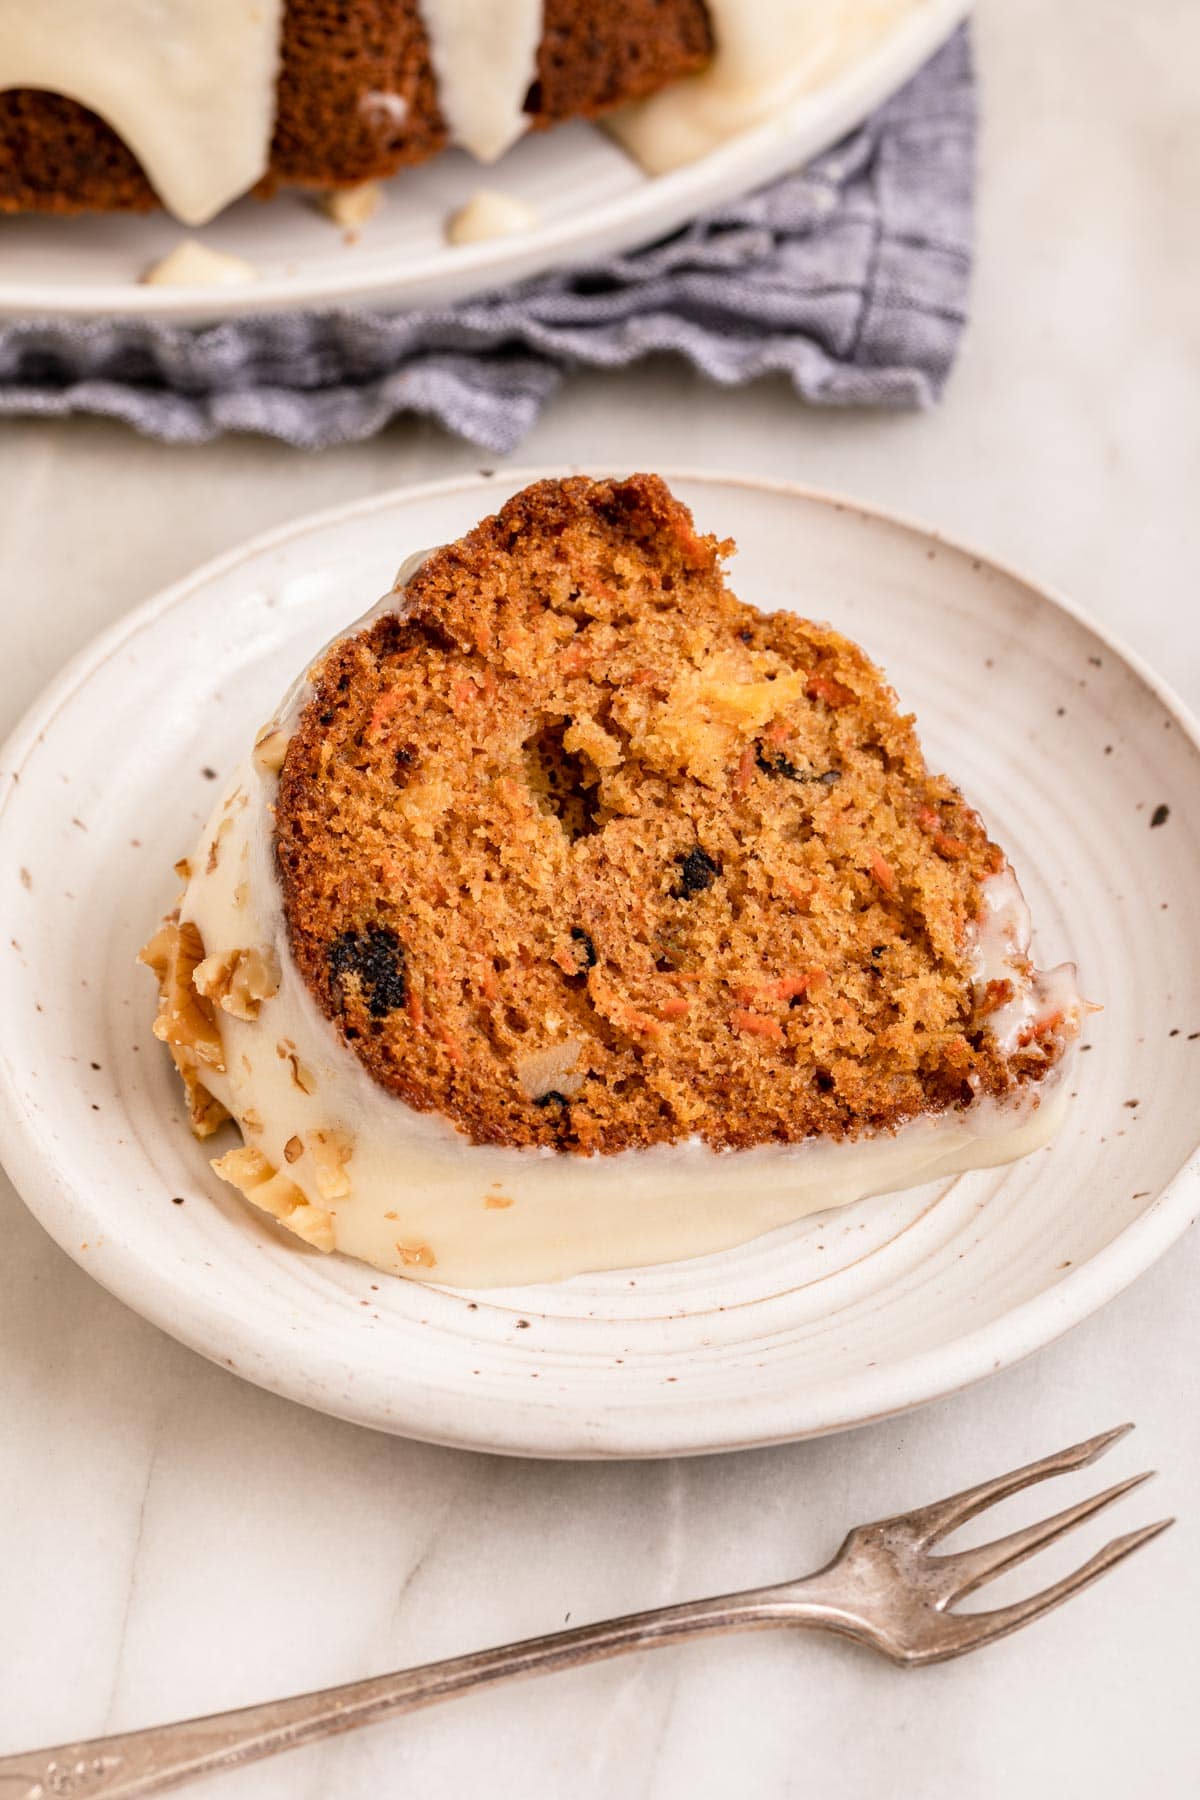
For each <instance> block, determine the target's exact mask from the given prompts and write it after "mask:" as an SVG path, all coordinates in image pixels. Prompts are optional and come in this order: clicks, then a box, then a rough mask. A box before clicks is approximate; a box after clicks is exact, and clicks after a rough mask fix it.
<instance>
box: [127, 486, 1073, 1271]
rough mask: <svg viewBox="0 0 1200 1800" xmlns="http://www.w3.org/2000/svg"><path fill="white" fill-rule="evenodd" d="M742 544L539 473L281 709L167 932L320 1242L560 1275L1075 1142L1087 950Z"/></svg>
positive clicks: (641, 492) (206, 1103) (201, 1073)
mask: <svg viewBox="0 0 1200 1800" xmlns="http://www.w3.org/2000/svg"><path fill="white" fill-rule="evenodd" d="M732 548H733V546H732V545H731V544H729V543H728V542H725V543H722V542H720V541H718V540H717V539H716V538H713V537H709V536H702V535H700V534H698V533H697V531H696V529H695V527H694V524H693V521H692V519H691V516H690V514H689V513H688V512H687V510H686V508H685V507H683V506H682V505H680V503H679V502H678V501H676V500H675V499H674V498H673V497H672V496H671V494H670V493H669V491H668V490H667V488H666V487H665V485H664V484H663V482H662V481H661V480H659V479H658V478H657V477H655V476H648V475H640V476H634V477H632V478H630V479H628V480H625V481H600V482H593V481H589V480H585V479H582V478H576V479H571V480H565V481H545V482H539V483H537V484H535V485H534V486H533V487H530V488H528V489H526V490H525V491H524V492H523V493H520V494H518V495H516V496H515V497H514V498H513V499H512V500H510V501H509V502H508V503H507V504H506V505H505V506H504V507H503V508H502V509H501V511H500V512H499V513H498V514H497V515H496V516H495V517H494V518H491V519H487V520H485V521H484V522H483V523H482V524H481V525H480V526H478V527H477V528H476V529H475V530H474V531H472V532H471V533H470V534H469V535H468V536H467V537H466V538H464V539H463V540H462V541H461V542H459V543H457V544H453V545H450V546H448V547H446V548H444V549H441V550H437V551H435V552H433V553H432V554H430V555H429V556H427V557H425V558H424V559H423V560H421V561H420V562H419V566H417V567H416V569H415V571H414V572H412V573H411V574H410V576H409V578H408V580H407V581H406V582H404V584H403V585H402V586H398V588H397V590H396V591H395V592H394V593H393V594H391V595H389V596H388V598H387V599H386V600H385V601H384V602H383V603H382V606H381V607H379V608H377V609H376V610H375V612H374V614H372V615H370V616H369V617H368V618H367V620H366V621H364V622H362V623H361V624H360V625H359V626H358V627H356V628H353V629H352V631H351V633H350V635H348V636H346V637H344V638H341V639H339V640H338V641H337V642H335V643H334V644H333V645H332V646H331V647H330V648H329V649H328V650H326V651H325V652H324V653H323V654H322V656H321V657H320V658H319V659H318V661H317V663H316V664H315V666H314V667H313V668H312V669H311V670H310V671H309V674H308V677H307V679H306V680H305V682H304V683H303V684H302V685H301V688H300V689H299V690H298V691H297V692H295V693H294V694H293V696H292V697H291V698H290V700H289V701H288V702H287V703H285V707H284V710H283V712H282V713H281V714H280V716H279V717H278V718H277V719H276V720H273V721H272V722H271V723H270V724H269V725H268V726H266V727H264V728H263V731H262V732H261V733H260V734H259V739H258V742H257V744H256V747H255V750H254V753H253V756H252V758H251V760H250V764H249V765H248V767H247V768H246V769H245V770H243V771H242V772H241V773H240V774H239V776H238V778H237V780H236V781H235V783H234V785H233V787H232V788H231V790H230V792H229V793H228V794H227V796H226V797H225V798H224V800H223V801H222V803H221V805H220V807H219V808H218V810H217V813H216V815H215V816H214V819H213V820H212V822H211V823H210V825H209V827H208V829H207V830H206V833H205V836H204V840H203V842H202V844H201V847H200V849H199V851H198V852H197V854H196V857H195V858H194V859H193V861H192V863H191V864H190V865H189V866H188V868H187V871H186V874H187V887H186V891H185V894H184V898H183V901H182V903H181V907H180V912H179V914H178V916H177V918H175V919H173V920H171V921H168V923H167V925H166V926H165V927H164V929H163V931H162V932H160V934H159V937H158V938H157V939H156V940H155V942H154V944H153V945H152V946H151V947H150V949H149V950H148V952H147V953H146V954H147V957H148V959H149V960H151V961H152V962H153V963H154V965H155V967H156V968H157V969H158V972H159V975H160V983H161V986H162V989H163V993H164V999H163V1002H162V1005H161V1008H160V1017H159V1024H158V1030H159V1034H160V1035H161V1036H164V1037H166V1039H167V1041H168V1043H170V1044H171V1045H172V1047H173V1049H174V1051H175V1054H176V1059H177V1061H179V1062H180V1064H181V1068H182V1072H183V1074H184V1077H185V1081H186V1082H187V1083H188V1091H189V1095H190V1097H191V1103H192V1113H193V1120H194V1122H195V1124H196V1128H197V1129H198V1130H200V1131H206V1130H209V1129H212V1128H213V1127H214V1125H215V1123H216V1122H217V1121H218V1120H219V1118H220V1117H221V1116H222V1109H223V1110H224V1111H227V1112H229V1113H231V1114H232V1115H233V1116H234V1118H235V1119H236V1121H237V1122H238V1124H239V1125H240V1127H241V1130H242V1134H243V1137H244V1139H245V1143H244V1146H243V1147H242V1148H239V1149H235V1150H232V1151H230V1152H228V1153H227V1154H226V1155H225V1156H223V1157H222V1158H221V1159H220V1160H219V1162H218V1163H217V1164H216V1165H215V1166H216V1167H217V1168H218V1169H219V1170H220V1172H221V1173H222V1174H224V1175H226V1176H227V1177H228V1178H229V1179H230V1180H231V1181H233V1182H234V1184H235V1185H236V1186H238V1187H240V1188H241V1189H242V1191H243V1192H244V1193H246V1194H247V1196H248V1197H249V1198H250V1199H252V1200H254V1201H255V1202H256V1203H257V1204H259V1205H261V1206H265V1207H266V1208H267V1210H268V1211H271V1212H273V1213H275V1215H276V1216H277V1217H280V1218H282V1219H283V1221H284V1222H285V1223H287V1224H290V1225H291V1226H293V1228H294V1229H297V1230H298V1231H300V1233H301V1235H303V1236H306V1237H308V1238H309V1239H310V1241H312V1242H315V1243H319V1244H322V1245H323V1246H324V1247H337V1248H339V1249H344V1250H348V1251H349V1252H350V1253H351V1254H355V1255H359V1256H364V1257H366V1258H367V1259H368V1260H370V1261H372V1262H375V1263H378V1264H379V1265H380V1266H383V1267H387V1268H393V1269H396V1270H397V1271H398V1272H401V1273H404V1272H409V1273H417V1274H421V1273H424V1272H427V1271H432V1272H433V1278H434V1279H443V1280H449V1281H455V1282H468V1283H473V1282H485V1281H496V1280H518V1279H535V1278H543V1277H547V1276H551V1275H557V1274H565V1273H571V1272H574V1271H576V1270H579V1269H581V1268H589V1267H603V1266H620V1265H624V1264H631V1263H636V1262H646V1261H654V1260H662V1259H664V1258H672V1257H676V1256H681V1255H686V1254H691V1253H695V1252H697V1251H700V1250H708V1249H713V1248H717V1247H719V1246H721V1245H725V1244H729V1243H732V1242H736V1241H739V1240H741V1239H745V1238H747V1237H750V1236H753V1235H755V1234H756V1233H757V1232H759V1231H761V1230H764V1229H766V1228H768V1227H769V1226H772V1225H776V1224H779V1223H782V1222H784V1221H786V1220H789V1219H792V1218H795V1217H797V1216H799V1215H800V1214H802V1213H804V1212H809V1211H813V1210H816V1209H817V1208H819V1207H822V1206H826V1205H830V1204H835V1203H838V1202H840V1201H844V1200H847V1199H853V1198H857V1197H858V1196H860V1195H861V1194H863V1193H865V1192H871V1191H879V1190H881V1189H885V1188H889V1187H896V1186H904V1185H908V1184H910V1183H912V1182H914V1181H920V1180H923V1179H925V1178H926V1177H927V1176H928V1175H930V1174H931V1173H934V1172H937V1171H941V1170H944V1169H948V1168H961V1167H964V1166H966V1165H967V1164H969V1163H972V1162H983V1161H988V1162H990V1161H998V1160H1004V1159H1006V1158H1008V1157H1010V1156H1016V1155H1020V1154H1022V1153H1023V1152H1024V1151H1025V1150H1026V1149H1028V1148H1031V1147H1032V1146H1033V1145H1034V1144H1035V1143H1040V1142H1043V1141H1044V1140H1045V1138H1046V1136H1048V1134H1049V1131H1050V1129H1052V1126H1053V1123H1054V1115H1055V1111H1056V1108H1055V1107H1054V1106H1052V1105H1051V1104H1050V1103H1049V1102H1048V1100H1046V1098H1045V1096H1046V1095H1047V1093H1048V1092H1049V1090H1051V1089H1054V1090H1055V1091H1056V1092H1057V1090H1058V1088H1059V1086H1060V1084H1059V1083H1058V1082H1057V1080H1056V1079H1055V1077H1056V1073H1057V1071H1058V1068H1059V1065H1060V1063H1061V1060H1062V1058H1063V1054H1064V1051H1065V1049H1066V1047H1067V1045H1068V1043H1069V1042H1070V1040H1071V1038H1072V1037H1073V1036H1074V1034H1075V1032H1076V1030H1077V1025H1078V1015H1079V1002H1078V998H1077V996H1076V993H1075V988H1074V983H1073V980H1072V973H1071V971H1070V970H1069V969H1063V970H1058V971H1055V972H1054V973H1053V974H1051V975H1049V976H1046V975H1040V974H1038V973H1037V972H1036V971H1035V970H1034V969H1033V967H1032V965H1031V963H1030V961H1029V958H1028V937H1029V923H1028V916H1027V914H1026V912H1025V909H1024V905H1023V902H1022V901H1021V897H1020V891H1019V889H1018V887H1017V885H1016V881H1015V878H1014V876H1013V874H1012V872H1011V870H1010V869H1009V867H1008V865H1007V863H1006V860H1005V857H1004V854H1003V852H1002V851H1001V850H1000V849H999V848H998V847H997V846H996V845H995V844H994V843H992V842H991V841H990V840H989V838H988V836H987V833H986V831H985V829H984V827H983V824H982V822H981V821H980V819H979V817H978V815H977V814H976V813H975V812H973V811H972V810H971V808H970V807H969V806H968V805H967V804H966V803H965V802H964V801H963V799H962V797H961V795H960V794H959V793H958V791H957V789H956V788H955V787H954V786H953V785H952V784H951V782H950V781H948V780H947V779H946V778H945V777H944V776H940V775H933V774H931V773H930V772H929V770H928V769H927V768H926V766H925V763H924V760H923V758H922V755H921V751H920V747H919V745H918V743H917V739H916V735H915V731H914V728H913V722H912V720H911V718H908V717H906V716H904V715H903V714H902V713H901V712H900V711H899V708H898V705H897V702H896V697H895V695H894V694H893V692H892V690H891V689H890V688H889V687H888V685H887V683H886V681H885V680H884V678H883V677H882V675H881V674H880V672H879V671H878V670H877V669H876V668H875V667H874V666H873V665H872V664H871V663H870V662H869V660H868V659H867V657H866V656H865V655H864V654H863V652H862V651H861V650H859V649H858V648H857V647H856V646H855V645H854V644H852V643H850V642H848V641H847V640H846V639H845V638H843V637H841V636H839V634H838V633H837V632H835V631H833V630H832V629H830V628H829V627H828V626H825V625H817V624H814V623H812V622H811V621H809V620H806V619H803V618H801V617H800V616H798V615H797V614H795V613H792V612H777V613H763V612H759V611H757V610H756V609H755V608H754V607H752V606H749V605H747V604H745V603H744V602H742V601H740V600H737V599H735V598H734V596H733V595H732V594H731V593H730V591H729V589H728V587H727V586H726V584H725V580H724V577H723V574H722V570H721V559H722V558H723V557H724V556H726V555H728V554H729V552H730V551H731V550H732ZM214 1103H215V1106H214Z"/></svg>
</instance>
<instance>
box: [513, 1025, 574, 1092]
mask: <svg viewBox="0 0 1200 1800" xmlns="http://www.w3.org/2000/svg"><path fill="white" fill-rule="evenodd" d="M582 1048H583V1045H582V1044H581V1043H580V1041H579V1039H578V1038H564V1039H563V1041H562V1043H561V1044H549V1045H548V1046H547V1047H546V1049H544V1050H534V1051H532V1052H531V1054H530V1055H528V1056H523V1057H522V1058H521V1060H520V1061H519V1062H518V1064H517V1079H518V1081H519V1082H520V1083H521V1086H522V1087H523V1088H524V1090H525V1092H526V1093H527V1094H528V1096H529V1098H530V1099H531V1100H540V1099H541V1098H542V1096H543V1095H544V1094H562V1096H563V1097H564V1099H570V1097H571V1095H572V1094H577V1093H578V1092H579V1090H580V1088H581V1087H582V1086H583V1076H582V1075H574V1074H572V1073H571V1071H572V1070H573V1069H574V1067H575V1064H576V1062H577V1061H578V1060H579V1052H580V1051H581V1050H582Z"/></svg>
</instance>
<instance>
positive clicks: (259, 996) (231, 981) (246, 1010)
mask: <svg viewBox="0 0 1200 1800" xmlns="http://www.w3.org/2000/svg"><path fill="white" fill-rule="evenodd" d="M192 986H193V987H194V988H195V990H196V992H197V993H198V994H203V996H204V998H205V999H206V1000H211V1001H213V1002H215V1004H216V1005H217V1006H219V1007H220V1008H221V1010H222V1012H227V1013H229V1014H231V1015H232V1017H233V1018H235V1019H257V1017H258V1012H259V1008H260V1006H261V1005H262V1003H263V1001H264V1000H270V999H271V998H272V996H273V995H275V994H277V993H278V992H279V958H278V956H277V955H276V954H275V950H274V947H273V946H272V945H271V944H255V945H252V946H251V947H250V948H249V949H246V950H222V951H220V952H219V953H217V954H216V955H214V956H206V957H205V959H204V961H203V962H202V963H200V964H198V965H197V967H196V969H195V970H194V971H193V974H192Z"/></svg>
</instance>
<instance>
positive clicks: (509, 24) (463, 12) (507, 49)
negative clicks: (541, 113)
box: [421, 0, 542, 162]
mask: <svg viewBox="0 0 1200 1800" xmlns="http://www.w3.org/2000/svg"><path fill="white" fill-rule="evenodd" d="M421 17H422V18H423V19H424V21H425V32H426V35H427V37H428V39H429V55H430V60H431V61H432V63H433V72H434V75H435V76H436V77H437V87H438V105H439V107H440V108H441V112H442V117H443V118H444V119H445V121H446V125H447V128H448V130H449V132H450V137H451V139H452V141H453V142H454V143H456V144H461V145H462V147H463V149H464V150H469V151H470V152H471V154H472V156H474V157H477V158H478V159H479V161H480V162H495V161H496V159H497V157H500V156H503V154H504V152H505V151H506V150H507V149H508V148H509V146H510V145H512V144H514V143H515V142H516V141H517V139H518V138H519V137H521V136H522V135H523V133H524V132H525V130H526V128H527V127H528V124H529V119H528V115H527V114H526V112H525V110H524V108H525V96H526V94H527V93H528V92H529V88H530V85H531V83H532V81H533V79H534V76H535V75H536V73H537V52H538V45H539V43H540V42H541V36H542V0H488V4H487V5H486V6H480V5H479V4H478V0H421Z"/></svg>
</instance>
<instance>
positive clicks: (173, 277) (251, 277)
mask: <svg viewBox="0 0 1200 1800" xmlns="http://www.w3.org/2000/svg"><path fill="white" fill-rule="evenodd" d="M257 280H258V270H257V269H256V268H255V267H254V264H253V263H248V262H246V261H245V260H244V259H243V258H242V257H240V256H228V255H226V254H225V252H224V251H222V250H210V249H209V247H208V245H207V244H198V243H197V242H196V241H195V239H194V238H185V239H184V240H183V242H182V244H176V246H175V248H174V249H173V250H172V251H170V252H169V253H168V254H167V255H166V256H164V257H163V258H162V260H161V261H160V262H156V263H154V264H153V265H152V266H151V267H150V268H148V269H147V270H146V273H145V274H144V275H143V276H142V281H143V282H144V283H145V285H146V286H147V287H242V286H244V285H245V283H246V282H248V281H257Z"/></svg>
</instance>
